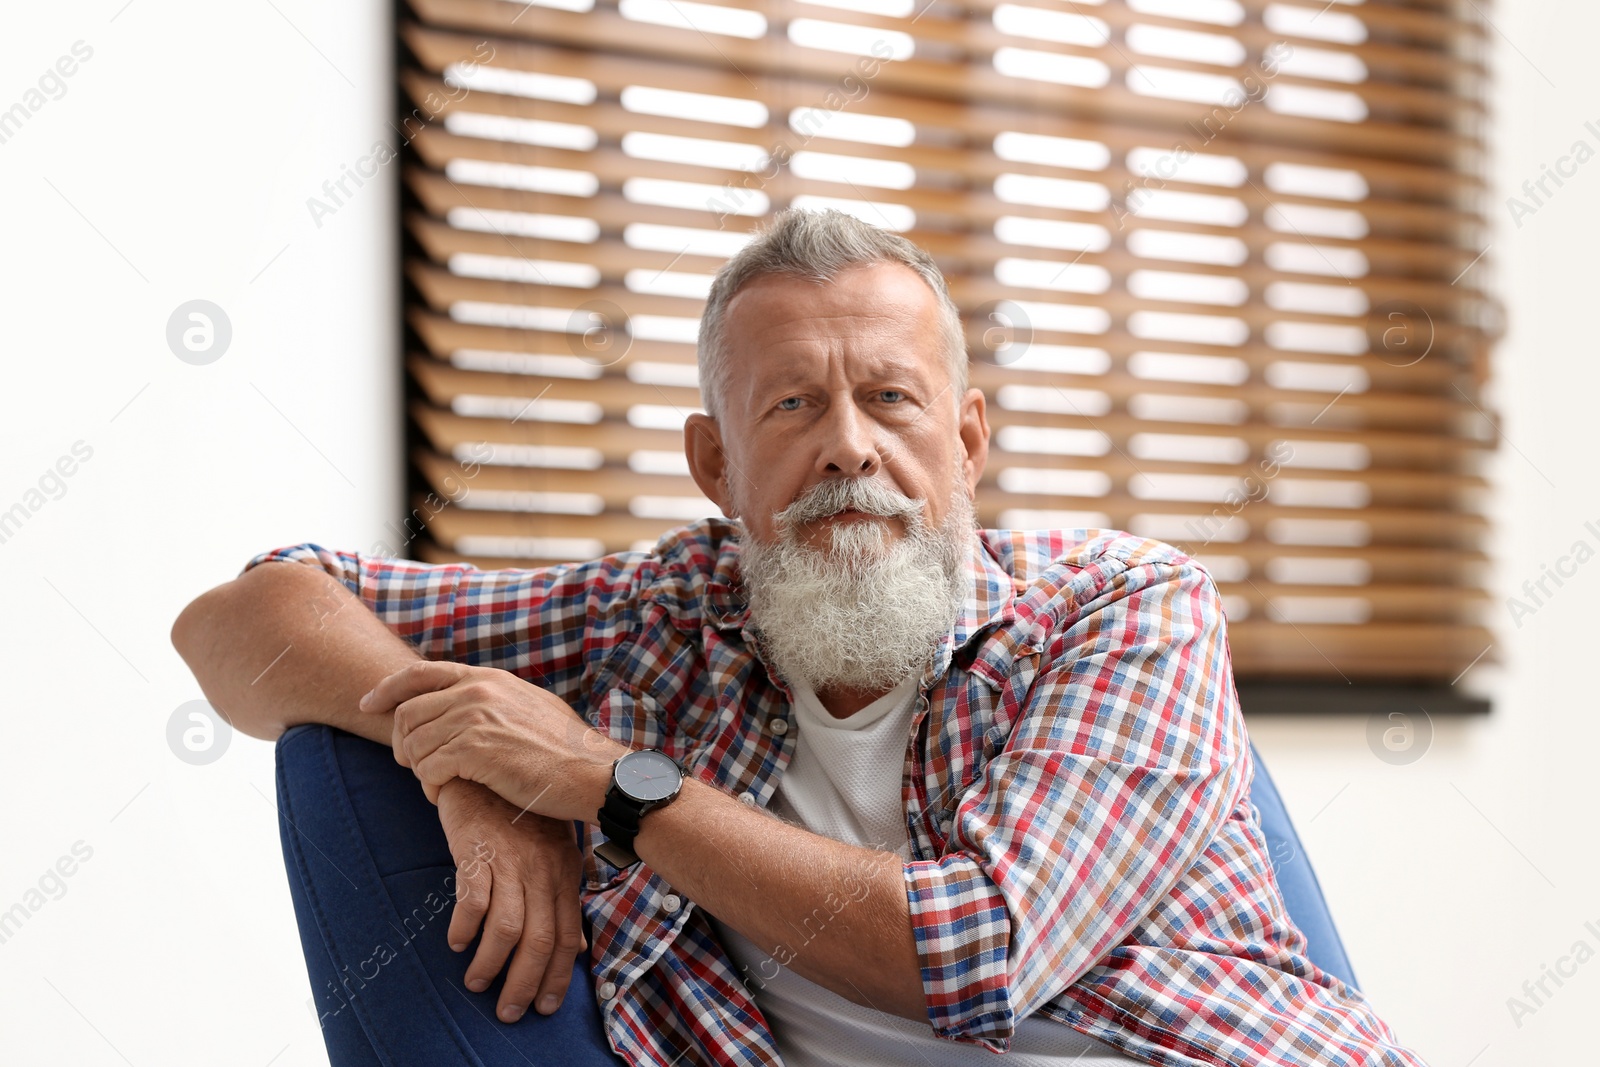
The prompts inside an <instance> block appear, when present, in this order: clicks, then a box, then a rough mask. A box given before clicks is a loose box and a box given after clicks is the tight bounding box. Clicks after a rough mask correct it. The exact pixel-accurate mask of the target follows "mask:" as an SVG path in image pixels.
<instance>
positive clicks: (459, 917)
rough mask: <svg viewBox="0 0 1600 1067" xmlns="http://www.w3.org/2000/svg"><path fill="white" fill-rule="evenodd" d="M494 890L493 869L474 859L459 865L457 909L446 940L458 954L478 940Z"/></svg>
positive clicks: (452, 915) (457, 866)
mask: <svg viewBox="0 0 1600 1067" xmlns="http://www.w3.org/2000/svg"><path fill="white" fill-rule="evenodd" d="M493 889H494V869H493V867H492V866H491V865H490V864H488V863H486V862H484V861H483V860H481V859H480V858H478V857H477V856H473V857H471V858H469V859H467V860H465V861H462V860H457V862H456V906H455V909H454V910H453V911H451V913H450V928H449V929H448V930H447V931H446V932H445V938H446V940H447V941H448V942H449V943H450V947H451V948H453V949H455V950H456V951H457V952H462V951H465V949H466V947H467V946H468V945H470V944H471V943H472V939H473V938H474V937H477V936H478V927H479V926H480V925H481V924H482V923H483V917H484V914H485V913H487V912H488V910H489V895H490V893H491V892H492V891H493Z"/></svg>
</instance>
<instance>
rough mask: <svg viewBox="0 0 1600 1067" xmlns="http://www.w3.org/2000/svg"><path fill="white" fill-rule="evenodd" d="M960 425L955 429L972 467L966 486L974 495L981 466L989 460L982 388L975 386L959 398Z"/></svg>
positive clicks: (987, 430)
mask: <svg viewBox="0 0 1600 1067" xmlns="http://www.w3.org/2000/svg"><path fill="white" fill-rule="evenodd" d="M959 418H960V427H959V429H958V430H957V432H958V433H959V435H960V437H961V443H962V444H963V445H964V446H965V447H966V450H967V462H968V463H970V464H972V469H971V470H970V471H968V472H967V488H968V489H969V490H971V491H972V493H973V494H974V495H976V493H977V491H978V482H980V481H982V480H983V467H984V464H985V463H987V462H988V460H989V420H988V416H987V415H986V414H985V412H984V396H983V390H982V389H979V388H978V387H976V386H973V387H972V388H971V389H968V390H967V395H966V396H964V397H962V398H961V412H960V416H959Z"/></svg>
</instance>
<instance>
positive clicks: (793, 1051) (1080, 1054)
mask: <svg viewBox="0 0 1600 1067" xmlns="http://www.w3.org/2000/svg"><path fill="white" fill-rule="evenodd" d="M917 682H918V677H917V676H916V675H913V676H911V677H909V678H907V679H906V680H905V681H904V682H902V683H901V684H900V685H899V686H898V687H896V688H895V689H894V690H892V691H891V692H889V693H886V694H884V695H883V696H882V697H879V698H878V699H877V700H875V701H873V702H872V703H871V704H868V705H867V706H866V707H864V708H862V709H861V710H859V711H857V712H856V713H855V714H853V715H850V716H848V717H847V718H844V719H837V718H834V717H833V715H832V714H831V713H830V712H829V711H828V709H827V708H825V707H823V705H822V702H821V701H820V700H818V699H817V695H816V693H814V692H812V690H811V688H810V687H809V686H807V685H805V684H804V683H800V684H797V685H795V686H793V687H792V688H793V689H794V694H795V706H794V713H795V715H794V724H793V725H794V728H795V729H796V731H797V734H796V738H795V749H794V754H793V756H792V757H791V758H790V761H789V765H788V766H787V767H786V768H785V769H784V771H783V774H782V776H781V778H780V780H779V783H778V789H777V792H776V793H775V794H774V797H773V801H772V810H773V811H774V812H776V813H777V814H779V815H781V816H783V817H784V818H785V819H788V820H789V821H791V822H795V823H798V824H799V825H801V826H804V827H805V828H806V829H807V830H810V831H811V832H812V833H815V834H820V835H822V836H824V837H831V838H833V839H835V840H838V841H844V842H846V843H848V844H852V845H861V846H862V847H864V848H876V849H882V850H885V851H891V852H897V853H899V855H900V856H901V858H903V859H909V858H910V856H911V835H910V831H909V830H908V829H907V828H906V822H905V805H904V802H903V800H902V794H901V775H902V773H903V771H904V768H905V755H906V746H907V744H908V743H909V742H910V736H911V717H912V713H913V711H914V710H915V707H916V700H917ZM707 917H708V918H710V919H711V921H712V925H713V926H714V928H715V929H716V931H717V933H718V935H719V936H720V937H721V938H722V943H723V945H724V946H726V948H727V950H728V954H729V956H730V957H731V958H732V959H733V962H734V965H735V967H736V968H737V969H739V971H740V973H741V974H742V975H743V976H744V977H745V979H746V984H747V986H748V988H749V989H750V991H751V995H752V996H753V997H754V998H755V1001H756V1004H757V1005H759V1006H760V1008H761V1011H762V1014H764V1015H765V1016H766V1017H767V1021H768V1022H769V1023H770V1024H771V1026H772V1032H773V1038H774V1039H775V1040H776V1042H777V1045H778V1051H779V1053H780V1055H782V1057H783V1062H784V1064H785V1065H786V1067H856V1065H860V1067H882V1065H885V1064H900V1063H904V1064H914V1065H916V1067H923V1065H927V1067H955V1065H958V1064H968V1065H983V1067H988V1065H989V1064H991V1063H992V1062H993V1061H992V1060H991V1059H990V1057H992V1056H994V1055H995V1053H993V1052H991V1051H990V1050H989V1049H986V1048H983V1047H981V1046H979V1045H975V1044H963V1043H958V1042H955V1041H950V1040H948V1039H946V1038H942V1037H939V1036H938V1035H936V1034H935V1033H934V1032H933V1028H932V1027H931V1026H929V1025H928V1024H927V1023H926V1022H920V1023H919V1022H915V1021H913V1020H911V1019H904V1018H901V1017H900V1016H898V1015H893V1014H890V1013H888V1012H883V1011H877V1010H875V1009H872V1008H868V1007H864V1006H862V1005H860V1004H857V1003H855V1002H854V1001H852V1000H846V999H845V998H844V997H841V996H839V995H838V994H837V993H834V992H833V991H832V990H830V989H827V988H825V987H823V986H820V985H818V984H816V983H815V982H812V981H811V980H810V979H807V978H803V977H801V976H800V975H798V974H796V973H794V972H793V971H792V970H790V969H789V968H788V967H784V966H781V965H779V964H778V963H777V962H776V961H775V960H773V959H772V958H771V957H770V956H768V955H767V953H765V952H763V951H762V950H761V949H760V948H759V947H757V946H756V945H755V944H754V943H753V942H751V941H750V940H749V939H748V938H746V937H745V936H744V935H743V934H741V933H739V932H738V931H737V930H735V929H733V928H732V927H731V926H726V925H724V924H722V923H721V922H718V921H716V919H715V918H714V917H712V916H710V915H709V913H708V916H707ZM769 974H770V975H772V977H771V978H768V977H766V976H767V975H769ZM869 995H870V994H869ZM1137 1062H1141V1061H1138V1060H1134V1059H1131V1058H1129V1057H1127V1056H1124V1055H1122V1054H1121V1053H1120V1052H1118V1051H1117V1050H1116V1049H1115V1048H1113V1047H1112V1046H1110V1045H1108V1044H1105V1043H1104V1042H1101V1041H1096V1040H1095V1039H1094V1038H1091V1037H1088V1036H1086V1035H1084V1034H1080V1033H1078V1032H1077V1031H1076V1030H1073V1029H1072V1028H1071V1027H1069V1026H1066V1025H1065V1024H1063V1023H1059V1022H1056V1021H1055V1020H1054V1019H1047V1018H1045V1017H1043V1016H1040V1015H1031V1016H1029V1017H1028V1018H1026V1019H1023V1020H1022V1021H1021V1022H1019V1023H1018V1024H1017V1027H1016V1030H1015V1033H1014V1034H1013V1036H1012V1041H1011V1050H1010V1052H1009V1053H1007V1054H1006V1063H1007V1064H1008V1065H1009V1067H1068V1065H1071V1067H1114V1065H1115V1067H1126V1065H1127V1064H1129V1063H1137Z"/></svg>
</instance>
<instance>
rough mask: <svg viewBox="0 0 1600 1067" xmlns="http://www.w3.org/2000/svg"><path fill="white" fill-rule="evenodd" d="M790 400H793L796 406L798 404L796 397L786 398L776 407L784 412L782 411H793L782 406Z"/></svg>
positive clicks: (798, 399) (798, 400)
mask: <svg viewBox="0 0 1600 1067" xmlns="http://www.w3.org/2000/svg"><path fill="white" fill-rule="evenodd" d="M791 400H793V401H794V402H795V403H797V404H798V403H799V402H800V398H799V397H797V396H786V397H784V398H783V399H782V400H780V401H778V407H779V408H780V409H782V410H784V411H793V410H794V408H786V407H784V406H783V405H785V404H787V403H788V402H789V401H791Z"/></svg>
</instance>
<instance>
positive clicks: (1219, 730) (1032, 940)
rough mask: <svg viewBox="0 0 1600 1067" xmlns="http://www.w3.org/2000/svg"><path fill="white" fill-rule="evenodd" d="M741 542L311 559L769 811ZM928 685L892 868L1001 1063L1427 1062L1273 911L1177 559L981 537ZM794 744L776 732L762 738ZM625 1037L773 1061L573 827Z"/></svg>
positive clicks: (1166, 553)
mask: <svg viewBox="0 0 1600 1067" xmlns="http://www.w3.org/2000/svg"><path fill="white" fill-rule="evenodd" d="M741 532H742V526H741V525H740V524H739V523H738V522H737V521H736V520H730V519H724V518H722V517H720V516H719V517H715V518H710V519H704V520H700V521H698V522H695V523H691V524H689V525H686V526H681V527H678V528H676V529H673V530H670V531H668V532H667V533H666V534H664V535H663V536H662V538H661V540H660V541H659V543H657V545H656V546H655V547H654V548H653V549H652V550H651V551H648V552H643V551H626V552H618V553H613V554H610V555H607V556H604V557H602V558H599V559H595V560H590V561H587V562H583V563H568V564H561V565H558V566H551V567H543V568H536V569H521V568H518V569H506V570H494V571H484V570H480V569H478V568H475V567H472V566H470V565H468V564H439V565H426V564H419V563H414V562H406V561H401V560H393V559H387V558H383V557H379V556H370V555H360V554H356V553H351V552H340V551H332V550H329V549H326V548H323V547H322V546H320V545H316V544H309V543H308V544H302V545H295V546H290V547H286V548H280V549H276V550H273V551H271V552H265V553H262V554H261V555H258V556H256V557H255V558H253V559H252V560H250V562H249V563H248V564H246V567H245V569H246V570H248V569H249V568H250V567H253V566H256V565H257V564H259V563H262V562H265V561H268V560H291V561H299V562H303V563H306V564H310V565H313V566H319V567H322V568H324V569H325V570H327V571H328V573H330V574H332V575H333V576H334V577H336V578H338V579H340V580H341V581H342V582H343V583H344V584H345V585H346V586H347V587H349V588H350V589H351V590H352V591H353V592H354V593H355V594H356V595H358V596H359V597H360V598H361V599H362V600H363V601H364V602H365V603H366V605H367V606H368V607H369V608H371V609H372V610H373V611H374V612H375V613H376V614H377V616H378V617H379V618H380V619H381V620H383V622H384V623H386V624H387V625H388V626H389V627H390V628H391V629H392V630H394V631H395V632H396V633H397V634H399V635H400V636H401V637H403V638H405V639H407V640H408V641H410V642H411V643H412V644H413V645H415V646H416V648H417V650H418V652H419V653H420V654H421V655H422V656H423V657H424V658H427V659H443V660H454V661H457V662H461V663H468V664H473V665H476V666H482V667H498V668H501V669H503V670H507V671H510V672H512V673H514V674H516V675H517V676H519V677H521V678H523V679H525V680H527V681H529V682H532V683H536V684H538V685H539V686H541V687H542V688H544V689H547V690H549V691H550V692H552V693H554V694H556V695H557V696H559V697H561V698H562V699H563V700H565V701H567V703H569V704H570V705H571V706H572V707H573V708H574V709H576V710H577V711H578V712H579V713H580V714H582V715H583V716H584V717H585V718H586V719H587V721H588V722H589V723H591V724H592V725H593V726H594V727H596V728H597V729H599V730H601V731H604V732H606V733H608V734H609V735H610V736H612V737H614V738H616V739H617V740H619V741H621V742H623V743H625V744H627V745H630V746H632V747H635V748H644V747H654V748H660V749H663V750H664V751H666V752H667V753H669V754H670V755H672V756H673V757H675V758H676V759H678V760H679V761H680V762H681V763H682V764H683V765H684V767H685V768H686V769H687V770H688V771H689V772H690V773H691V774H694V775H696V776H698V777H699V778H701V779H702V780H704V781H706V782H708V783H710V784H712V785H714V786H716V787H717V788H719V789H722V790H724V791H726V792H728V793H730V794H733V795H736V796H738V798H739V799H740V800H742V801H745V802H746V803H754V804H759V805H762V806H763V807H765V806H766V805H767V804H768V803H769V802H770V801H771V799H772V796H773V793H774V791H775V790H776V788H777V786H778V780H779V777H780V776H781V774H782V771H783V768H784V766H785V764H786V763H787V761H788V759H789V756H790V754H791V753H792V752H793V751H794V744H795V737H796V732H795V731H794V730H791V729H788V728H787V726H777V725H776V724H779V723H783V724H792V722H793V719H792V704H791V699H790V697H791V693H790V691H789V689H788V687H787V686H786V685H785V684H783V683H782V682H781V681H780V680H778V679H777V677H776V676H775V675H774V674H772V673H769V671H768V669H767V667H766V665H765V663H764V662H763V661H762V660H761V658H760V654H759V650H758V648H757V645H756V641H757V638H758V636H759V635H757V634H755V633H754V632H753V631H747V629H746V626H747V623H748V622H749V612H748V609H747V607H746V605H745V602H744V594H743V589H742V586H741V584H740V580H739V566H738V564H739V548H740V543H739V536H740V534H741ZM965 581H966V582H967V583H968V584H967V586H966V594H965V603H964V605H963V606H962V608H961V611H960V614H959V617H958V618H957V620H956V624H955V628H954V631H953V633H952V634H950V635H948V636H947V637H946V638H945V639H944V640H943V641H942V642H941V644H940V646H939V648H938V651H937V653H936V655H935V656H934V658H933V660H932V662H931V663H930V664H929V666H928V669H927V671H926V673H925V674H924V676H923V678H922V681H921V685H920V689H919V696H918V700H917V704H916V711H915V715H914V718H913V722H912V729H911V735H910V737H909V738H908V747H907V751H906V762H905V767H904V776H903V781H904V800H905V819H906V827H907V830H908V831H909V833H910V838H911V858H910V859H909V860H908V861H907V862H906V863H905V865H904V875H905V888H906V895H907V897H908V899H909V901H910V907H911V921H912V924H913V926H914V929H915V939H916V946H917V953H918V956H919V957H920V959H921V963H922V983H923V990H924V993H925V995H926V1001H927V1014H928V1023H929V1025H930V1026H931V1027H932V1028H933V1030H934V1032H935V1033H937V1034H938V1035H940V1036H942V1037H945V1038H948V1039H950V1040H953V1041H956V1042H963V1043H968V1044H973V1045H982V1046H986V1047H987V1048H988V1049H991V1050H993V1051H995V1052H1004V1051H1006V1050H1007V1049H1008V1048H1009V1043H1010V1037H1011V1035H1012V1032H1013V1029H1014V1027H1015V1025H1016V1023H1017V1020H1019V1019H1023V1018H1026V1017H1028V1016H1030V1015H1032V1014H1034V1013H1039V1014H1041V1015H1043V1016H1045V1017H1048V1018H1051V1019H1055V1020H1057V1021H1059V1022H1060V1023H1062V1024H1063V1025H1065V1026H1070V1027H1072V1028H1073V1029H1075V1030H1078V1031H1081V1032H1083V1033H1085V1034H1089V1035H1091V1036H1093V1037H1095V1038H1098V1039H1099V1040H1101V1041H1105V1042H1107V1043H1109V1044H1111V1045H1113V1046H1115V1047H1116V1048H1118V1049H1120V1050H1122V1051H1123V1052H1125V1053H1126V1054H1127V1055H1129V1056H1131V1057H1133V1058H1135V1059H1138V1060H1143V1061H1147V1062H1150V1063H1157V1064H1284V1065H1289V1064H1293V1065H1304V1064H1340V1065H1356V1064H1388V1065H1413V1067H1415V1065H1419V1064H1420V1063H1421V1060H1420V1059H1419V1058H1418V1057H1417V1056H1416V1055H1415V1053H1412V1052H1410V1051H1408V1050H1407V1049H1405V1048H1403V1047H1401V1046H1400V1045H1399V1044H1398V1043H1397V1041H1396V1039H1395V1037H1394V1035H1393V1034H1392V1033H1391V1032H1390V1030H1389V1029H1388V1027H1387V1026H1386V1025H1385V1024H1384V1023H1383V1022H1382V1021H1381V1020H1380V1019H1379V1018H1378V1017H1377V1016H1376V1015H1375V1014H1374V1012H1373V1011H1372V1009H1371V1007H1370V1006H1369V1005H1368V1003H1367V1002H1366V1001H1365V999H1364V998H1363V997H1362V996H1361V994H1360V993H1359V992H1357V991H1356V990H1355V989H1352V988H1350V987H1349V986H1347V985H1345V984H1344V983H1343V982H1341V981H1339V980H1338V979H1337V978H1334V977H1332V976H1331V975H1328V974H1326V973H1324V972H1322V971H1321V970H1319V969H1318V968H1317V967H1316V966H1315V965H1314V964H1312V963H1311V961H1310V960H1309V959H1307V958H1306V956H1305V948H1306V943H1305V939H1304V937H1303V936H1302V935H1301V933H1300V932H1299V930H1297V929H1296V928H1295V927H1294V925H1293V924H1292V923H1291V922H1290V920H1289V917H1288V915H1287V913H1286V912H1285V910H1284V905H1283V900H1282V898H1281V896H1280V894H1279V892H1278V887H1277V883H1276V881H1275V880H1274V878H1273V873H1272V866H1271V863H1270V862H1269V859H1268V853H1267V848H1266V844H1265V841H1264V838H1263V837H1262V833H1261V828H1260V825H1259V823H1258V821H1257V818H1256V815H1255V813H1254V809H1253V808H1252V807H1251V805H1250V803H1249V788H1248V785H1249V782H1250V777H1251V759H1250V749H1249V745H1248V742H1247V740H1246V735H1245V729H1244V724H1243V721H1242V718H1241V716H1240V712H1239V701H1238V695H1237V693H1236V692H1235V690H1234V685H1233V672H1232V667H1231V664H1230V661H1229V653H1228V643H1227V631H1226V620H1225V618H1224V615H1223V611H1222V606H1221V602H1220V600H1219V597H1218V593H1217V589H1216V586H1215V584H1214V583H1213V582H1212V580H1211V577H1210V576H1209V574H1207V572H1206V571H1205V570H1204V568H1203V567H1202V566H1201V565H1200V564H1199V563H1198V562H1196V561H1195V560H1194V559H1191V558H1190V557H1188V556H1186V555H1184V554H1182V553H1180V552H1178V551H1177V550H1176V549H1174V548H1172V547H1171V546H1169V545H1166V544H1163V543H1162V542H1159V541H1153V540H1147V539H1143V538H1139V537H1135V536H1132V535H1129V534H1126V533H1122V532H1120V531H1105V530H1089V531H1083V530H1037V531H1034V530H981V531H977V532H976V534H975V536H974V538H973V551H972V553H971V555H970V556H969V559H968V562H967V566H966V571H965ZM775 727H776V728H775ZM579 830H580V835H581V836H586V844H585V848H584V866H585V884H584V889H583V893H582V900H583V909H584V913H585V914H586V916H587V917H588V919H589V921H590V923H591V938H590V941H591V947H590V951H591V954H592V962H593V974H594V983H595V988H596V991H597V996H598V998H599V1004H600V1009H601V1012H602V1016H603V1018H604V1020H605V1026H606V1031H607V1033H608V1035H609V1038H610V1040H611V1042H612V1044H613V1046H614V1047H615V1048H616V1050H617V1051H618V1052H619V1053H621V1054H622V1055H623V1056H624V1058H626V1059H627V1060H628V1061H629V1062H630V1063H632V1064H634V1065H636V1067H646V1065H652V1064H658V1065H666V1064H672V1065H679V1064H705V1065H711V1064H721V1065H733V1064H740V1065H744V1064H752V1065H753V1064H778V1063H780V1062H781V1060H780V1058H779V1054H778V1050H777V1047H776V1045H775V1044H774V1041H773V1037H772V1034H771V1031H770V1029H769V1028H768V1025H767V1021H766V1019H765V1018H764V1017H763V1015H762V1013H761V1011H760V1009H759V1007H758V1006H757V1005H756V1003H755V1001H754V1000H753V998H752V996H751V994H750V992H749V990H748V989H747V988H746V986H745V984H744V980H743V979H742V978H741V975H740V974H739V972H738V970H737V969H736V968H735V966H734V964H733V963H732V962H731V960H730V958H729V956H728V955H727V953H726V951H725V950H724V948H723V946H722V944H721V942H720V941H719V940H718V939H717V937H716V935H715V933H714V932H713V929H712V927H711V925H710V923H709V922H708V919H707V916H706V915H705V913H704V912H703V911H701V910H700V909H699V908H698V907H697V906H696V904H695V902H693V901H690V900H684V899H681V898H679V897H678V896H676V894H674V893H673V892H672V887H671V886H669V885H667V884H666V883H665V882H664V881H663V880H662V878H661V877H660V876H659V875H657V874H656V873H655V872H654V871H653V870H651V869H650V868H649V866H648V865H646V864H642V863H641V864H636V865H634V866H633V867H631V868H629V869H625V870H618V869H616V868H613V867H612V866H610V865H609V864H608V863H606V862H605V861H604V860H602V859H600V858H599V857H597V856H596V855H595V854H594V845H595V844H596V843H597V842H599V841H600V840H602V838H601V835H600V831H599V828H598V827H595V826H587V827H585V826H583V825H580V828H579Z"/></svg>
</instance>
